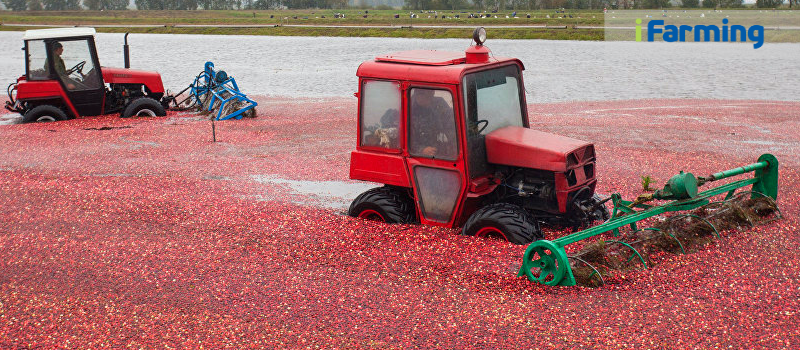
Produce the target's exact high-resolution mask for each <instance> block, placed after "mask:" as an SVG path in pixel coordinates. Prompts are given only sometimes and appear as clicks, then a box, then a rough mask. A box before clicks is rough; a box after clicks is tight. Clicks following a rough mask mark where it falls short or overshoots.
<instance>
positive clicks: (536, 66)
mask: <svg viewBox="0 0 800 350" xmlns="http://www.w3.org/2000/svg"><path fill="white" fill-rule="evenodd" d="M123 35H124V34H106V33H100V34H97V39H96V41H97V48H98V53H99V56H100V63H101V65H103V66H108V67H121V66H122V62H123V58H122V43H123V39H122V37H123ZM129 44H130V47H131V67H132V68H134V69H144V70H154V71H158V72H160V73H161V74H162V78H163V80H164V84H165V86H166V87H167V88H169V89H171V90H172V91H180V90H181V89H183V88H184V87H186V86H188V85H189V83H191V81H192V79H194V77H195V76H196V75H197V73H199V72H200V71H201V70H202V69H203V65H204V63H205V62H206V61H213V62H214V63H215V64H216V68H217V69H222V70H225V71H227V72H228V75H230V76H233V77H235V78H236V81H237V82H238V84H239V86H240V88H241V90H242V91H243V92H245V93H247V94H253V95H262V96H263V95H268V96H288V97H351V98H352V94H353V92H355V90H356V88H355V87H356V85H357V78H356V76H355V72H356V69H357V68H358V65H359V64H361V62H363V61H366V60H369V59H373V58H374V57H375V56H378V55H382V54H388V53H392V52H396V51H404V50H412V49H430V50H443V51H456V52H463V51H464V50H465V49H466V48H467V47H468V46H469V44H470V39H469V38H465V39H429V40H422V39H403V38H327V37H266V36H234V35H230V36H220V35H174V34H131V35H130V36H129ZM487 46H488V47H489V48H490V49H491V50H492V52H493V54H494V55H497V56H504V57H516V58H519V59H520V60H521V61H522V63H523V64H524V65H525V67H526V71H525V72H524V73H525V76H524V79H525V86H526V89H527V92H528V102H557V101H573V100H577V101H585V100H624V99H641V98H715V99H765V100H797V94H796V93H793V92H794V91H796V84H797V82H798V81H800V70H798V69H796V64H795V63H796V58H797V57H800V45H797V44H776V43H768V44H766V45H764V46H763V47H762V48H760V49H758V50H754V49H753V48H752V45H749V44H739V43H636V42H581V41H548V40H492V39H491V32H490V33H489V41H487ZM20 47H22V32H0V82H6V84H8V83H11V82H13V81H14V80H15V79H16V78H17V77H19V76H20V75H22V74H24V72H25V65H24V60H23V52H22V51H20V50H19V48H20ZM65 55H66V54H65ZM67 61H68V59H67ZM767 62H768V63H767ZM4 86H5V85H4Z"/></svg>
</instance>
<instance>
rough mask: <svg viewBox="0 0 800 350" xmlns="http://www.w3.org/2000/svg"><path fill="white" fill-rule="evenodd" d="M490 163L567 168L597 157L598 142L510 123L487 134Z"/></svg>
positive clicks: (562, 169) (558, 169) (523, 166)
mask: <svg viewBox="0 0 800 350" xmlns="http://www.w3.org/2000/svg"><path fill="white" fill-rule="evenodd" d="M486 157H487V160H488V161H489V163H492V164H498V165H510V166H517V167H522V168H532V169H542V170H549V171H554V172H565V171H567V170H568V169H569V168H573V167H575V166H576V165H578V164H580V163H583V162H584V161H588V160H590V159H593V158H594V146H593V145H592V144H591V143H588V142H586V141H581V140H577V139H573V138H570V137H565V136H559V135H555V134H550V133H546V132H541V131H536V130H532V129H528V128H523V127H520V126H507V127H505V128H500V129H497V130H495V131H492V132H490V133H489V134H488V135H486Z"/></svg>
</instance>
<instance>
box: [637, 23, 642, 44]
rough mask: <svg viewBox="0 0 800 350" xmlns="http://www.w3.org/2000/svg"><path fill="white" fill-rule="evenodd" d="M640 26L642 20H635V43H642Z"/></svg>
mask: <svg viewBox="0 0 800 350" xmlns="http://www.w3.org/2000/svg"><path fill="white" fill-rule="evenodd" d="M640 24H642V19H641V18H637V19H636V41H642V26H641V25H640Z"/></svg>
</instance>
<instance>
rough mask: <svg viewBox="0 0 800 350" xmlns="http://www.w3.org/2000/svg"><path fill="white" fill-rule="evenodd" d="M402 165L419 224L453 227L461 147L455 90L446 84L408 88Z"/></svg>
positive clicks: (459, 195)
mask: <svg viewBox="0 0 800 350" xmlns="http://www.w3.org/2000/svg"><path fill="white" fill-rule="evenodd" d="M404 98H405V107H406V119H405V122H406V123H407V126H406V150H405V151H406V153H407V157H406V162H407V166H408V170H409V174H410V175H411V176H410V177H411V179H412V182H413V187H414V191H415V198H416V201H417V203H416V204H417V211H418V214H419V218H420V221H421V222H422V223H423V224H428V225H437V226H450V227H453V226H455V225H458V224H459V223H458V222H457V219H458V215H455V213H458V212H459V210H460V207H461V203H463V198H464V196H465V195H466V188H467V186H466V178H465V170H464V169H465V168H464V151H463V149H461V143H460V142H459V140H460V135H459V134H460V132H461V131H460V130H462V128H461V127H460V126H459V124H458V123H459V119H460V118H457V116H459V115H461V111H460V110H459V106H458V103H457V102H458V101H459V100H458V89H456V88H455V87H454V86H451V85H437V84H408V85H407V86H406V87H405V89H404Z"/></svg>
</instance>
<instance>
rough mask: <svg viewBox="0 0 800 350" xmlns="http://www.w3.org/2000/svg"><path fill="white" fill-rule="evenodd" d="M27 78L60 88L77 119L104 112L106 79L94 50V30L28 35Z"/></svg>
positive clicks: (26, 44) (31, 32)
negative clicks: (104, 81) (78, 116)
mask: <svg viewBox="0 0 800 350" xmlns="http://www.w3.org/2000/svg"><path fill="white" fill-rule="evenodd" d="M23 40H24V41H25V47H24V50H25V59H26V61H25V62H26V65H25V78H26V80H27V81H30V82H48V83H49V84H48V85H52V86H53V87H54V88H55V85H58V86H59V87H60V90H61V91H62V92H64V93H65V94H66V96H67V98H68V100H69V101H70V102H71V104H72V107H73V108H74V110H75V111H74V112H75V113H77V114H78V115H98V114H101V113H102V110H103V92H104V91H103V90H104V87H103V77H102V75H101V73H100V68H99V67H100V62H99V61H98V59H97V50H96V49H95V46H94V29H92V28H68V29H58V30H49V29H46V30H43V31H27V32H26V33H25V36H24V37H23Z"/></svg>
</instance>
